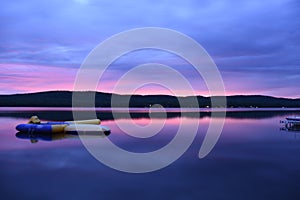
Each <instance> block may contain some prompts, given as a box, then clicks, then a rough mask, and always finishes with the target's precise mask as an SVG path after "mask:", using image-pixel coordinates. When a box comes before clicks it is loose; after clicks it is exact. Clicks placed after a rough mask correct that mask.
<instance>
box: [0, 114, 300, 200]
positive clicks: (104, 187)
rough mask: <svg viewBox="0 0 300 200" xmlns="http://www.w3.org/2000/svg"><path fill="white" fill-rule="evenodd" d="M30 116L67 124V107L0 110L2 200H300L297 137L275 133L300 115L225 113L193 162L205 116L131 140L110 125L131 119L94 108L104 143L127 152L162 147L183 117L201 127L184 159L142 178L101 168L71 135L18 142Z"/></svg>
mask: <svg viewBox="0 0 300 200" xmlns="http://www.w3.org/2000/svg"><path fill="white" fill-rule="evenodd" d="M33 114H35V115H39V116H40V118H41V119H42V120H45V121H51V120H62V121H64V120H71V119H72V113H71V112H70V111H69V110H67V109H66V110H59V111H57V110H51V109H47V110H46V111H45V110H43V109H34V108H32V109H26V110H18V109H14V110H7V109H2V110H1V109H0V137H1V138H0V178H1V179H0V195H1V199H154V198H156V199H157V198H160V199H300V190H299V188H300V132H299V133H297V132H287V131H280V127H281V126H280V124H279V121H280V120H282V119H284V118H285V117H286V116H289V115H300V111H258V112H253V111H241V112H231V113H228V117H227V118H226V123H225V126H224V129H223V132H222V135H221V137H220V139H219V140H218V143H217V145H216V146H215V148H214V149H213V150H212V152H211V153H210V154H209V155H208V156H207V157H205V158H203V159H199V158H198V152H199V148H200V146H201V144H202V141H203V138H204V135H205V133H206V130H207V127H208V124H209V120H210V115H209V113H202V114H201V115H200V117H195V116H194V115H193V114H192V113H184V114H182V115H180V114H179V113H176V112H172V113H169V115H168V118H167V120H166V124H165V127H164V128H163V129H162V131H161V132H160V133H159V134H157V135H156V136H153V137H151V138H148V139H136V138H132V137H130V136H128V135H126V134H124V133H123V132H122V131H121V130H120V129H119V128H118V127H117V125H116V122H120V123H123V124H126V123H130V119H127V118H122V117H120V118H119V119H115V120H113V119H112V116H111V114H110V113H109V111H99V112H98V113H97V114H98V115H99V117H100V119H102V124H103V125H106V126H108V127H110V128H111V130H112V133H111V135H109V136H108V137H109V139H110V140H111V141H113V142H114V143H116V144H117V145H119V146H120V147H122V148H124V149H126V150H129V151H133V152H148V151H153V150H156V149H159V148H161V147H163V146H164V145H166V144H167V143H168V142H169V141H170V140H171V139H172V138H173V137H174V135H175V134H176V131H177V129H178V123H179V121H180V120H181V119H183V120H182V121H183V123H185V124H187V125H188V124H189V123H195V122H200V127H199V130H198V133H197V136H196V138H195V140H194V142H193V143H192V145H191V146H190V148H189V149H188V150H187V151H186V152H185V153H184V154H183V156H182V157H180V158H179V159H178V160H177V161H175V162H174V163H172V164H171V165H169V166H168V167H166V168H163V169H161V170H158V171H155V172H151V173H144V174H129V173H124V172H119V171H116V170H114V169H111V168H109V167H107V166H105V165H103V164H102V163H100V162H99V161H97V160H96V159H95V158H94V157H93V156H91V155H90V154H89V152H88V151H87V150H86V149H85V147H84V146H83V145H82V143H81V141H80V140H79V139H78V138H76V136H73V137H72V138H64V139H62V138H60V139H59V136H56V138H55V137H54V136H53V137H51V136H49V137H46V138H40V139H38V141H30V140H28V139H21V138H17V137H16V130H15V126H16V125H17V124H19V123H25V122H26V121H27V119H28V118H29V117H30V116H31V115H33ZM132 116H133V121H134V122H135V123H137V124H140V125H146V124H148V123H149V120H150V119H149V118H148V114H146V113H143V112H142V111H139V112H135V113H133V114H132ZM152 120H153V123H156V122H159V121H160V120H161V119H160V118H159V116H158V117H157V118H154V119H152ZM141 134H142V133H141ZM187 134H189V133H187ZM43 139H45V140H43ZM51 139H53V140H52V141H46V140H51ZM4 197H5V198H4Z"/></svg>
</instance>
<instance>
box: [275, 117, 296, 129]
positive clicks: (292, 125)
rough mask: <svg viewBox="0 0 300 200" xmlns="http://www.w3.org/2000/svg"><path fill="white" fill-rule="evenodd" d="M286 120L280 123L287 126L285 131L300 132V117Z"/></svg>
mask: <svg viewBox="0 0 300 200" xmlns="http://www.w3.org/2000/svg"><path fill="white" fill-rule="evenodd" d="M285 119H286V120H282V121H280V123H282V124H285V127H284V129H286V130H292V131H297V130H298V131H300V116H290V117H286V118H285Z"/></svg>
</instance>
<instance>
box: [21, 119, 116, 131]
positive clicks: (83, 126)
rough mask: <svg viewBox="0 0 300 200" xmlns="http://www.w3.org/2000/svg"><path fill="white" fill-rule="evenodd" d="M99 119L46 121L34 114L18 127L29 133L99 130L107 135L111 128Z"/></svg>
mask: <svg viewBox="0 0 300 200" xmlns="http://www.w3.org/2000/svg"><path fill="white" fill-rule="evenodd" d="M100 123H101V121H100V120H99V119H89V120H79V121H65V122H44V123H42V122H41V121H40V120H39V119H38V117H37V116H32V117H31V118H30V120H29V121H28V123H27V124H19V125H17V126H16V129H17V130H18V131H20V132H28V133H69V134H78V132H79V133H86V132H98V133H103V134H105V135H109V134H110V129H109V128H108V127H106V126H102V125H100Z"/></svg>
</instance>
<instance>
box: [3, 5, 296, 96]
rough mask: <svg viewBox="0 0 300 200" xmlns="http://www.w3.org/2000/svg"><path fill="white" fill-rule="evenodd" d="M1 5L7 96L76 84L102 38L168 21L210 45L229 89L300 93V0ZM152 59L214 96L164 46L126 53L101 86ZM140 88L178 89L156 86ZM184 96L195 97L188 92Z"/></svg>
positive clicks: (164, 91)
mask: <svg viewBox="0 0 300 200" xmlns="http://www.w3.org/2000/svg"><path fill="white" fill-rule="evenodd" d="M0 4H1V10H0V18H1V21H0V94H15V93H28V92H38V91H48V90H73V87H74V82H75V80H76V74H77V72H78V69H79V68H80V66H81V63H82V62H83V61H84V59H85V58H86V57H87V56H88V54H89V53H90V51H91V50H92V49H93V48H95V47H96V46H97V45H98V44H99V43H101V42H103V41H104V40H105V39H107V38H109V37H111V36H112V35H114V34H117V33H120V32H122V31H126V30H129V29H133V28H142V27H162V28H169V29H173V30H176V31H179V32H181V33H183V34H186V35H187V36H189V37H191V38H192V39H194V40H196V41H197V42H198V43H199V44H200V45H202V46H203V48H204V49H205V50H206V51H207V53H208V54H209V55H210V56H211V57H212V59H213V60H214V62H215V63H216V65H217V67H218V69H219V71H220V73H221V75H222V78H223V81H224V85H225V90H226V94H227V95H236V94H243V95H252V94H258V95H270V96H276V97H289V98H300V88H299V82H300V2H299V1H298V0H264V1H261V0H249V1H241V0H220V1H218V0H216V1H210V0H201V1H198V0H194V1H193V0H186V1H181V0H173V1H166V0H160V1H153V0H140V1H130V0H124V1H111V0H101V1H98V0H64V1H60V0H45V1H39V0H28V1H22V0H12V1H11V0H10V1H9V0H4V1H1V3H0ZM149 62H150V63H153V62H154V63H162V64H165V65H168V66H171V67H172V68H174V69H176V70H178V71H179V72H180V73H181V74H183V75H184V76H185V77H186V79H187V80H188V81H189V82H190V83H191V85H192V86H193V89H194V90H195V93H196V94H199V95H204V96H207V95H208V91H207V88H206V86H205V83H204V81H203V79H202V78H201V76H199V75H197V74H196V72H195V70H193V67H192V66H191V65H190V64H189V63H188V62H186V61H185V60H183V59H182V58H180V57H178V56H176V55H173V54H171V53H167V52H161V51H157V50H141V51H137V52H131V53H130V54H128V55H125V56H122V57H120V58H119V59H118V60H116V61H115V62H113V63H112V64H111V66H109V68H108V70H107V71H106V72H105V76H104V77H103V79H101V82H100V83H99V85H98V88H97V89H98V90H99V91H103V92H112V91H113V88H114V85H115V83H116V82H117V81H118V79H119V78H120V77H121V76H122V75H123V74H125V73H126V72H127V71H128V70H130V69H132V68H133V67H135V66H136V65H139V64H143V63H149ZM157 73H159V72H157ZM154 75H155V73H154V74H151V73H149V74H147V76H148V77H151V76H154ZM167 78H170V79H172V77H167ZM174 81H176V80H174ZM134 82H135V80H128V81H127V83H126V84H128V85H132V84H134ZM180 90H182V88H180ZM121 93H124V94H126V93H128V91H127V90H126V89H124V91H121ZM136 93H140V94H169V93H170V91H169V90H168V88H164V87H162V86H159V85H154V84H152V85H145V86H141V87H140V88H139V89H138V90H137V91H136ZM180 94H181V95H183V96H184V95H189V93H188V92H187V91H186V93H185V91H184V90H183V91H180Z"/></svg>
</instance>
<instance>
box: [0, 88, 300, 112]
mask: <svg viewBox="0 0 300 200" xmlns="http://www.w3.org/2000/svg"><path fill="white" fill-rule="evenodd" d="M73 93H74V94H76V95H77V96H78V95H79V96H80V97H82V98H85V99H91V98H92V96H93V94H94V93H93V92H70V91H47V92H38V93H28V94H13V95H0V106H1V107H71V106H72V95H73ZM112 97H113V98H114V99H115V100H116V101H115V102H117V103H116V104H114V107H125V106H127V103H126V100H127V99H130V101H129V102H130V103H129V106H130V107H150V106H152V105H154V104H160V105H162V106H163V107H175V108H176V107H179V106H180V105H179V101H178V99H179V100H180V101H185V102H189V100H190V98H191V97H178V98H177V97H175V96H169V95H132V96H130V95H118V94H110V93H102V92H96V93H95V106H96V107H111V99H112ZM216 98H219V97H216ZM226 98H227V107H300V99H288V98H276V97H270V96H261V95H250V96H244V95H237V96H228V97H226ZM197 100H198V104H199V107H207V106H208V107H210V106H211V102H210V97H203V96H197ZM188 107H195V106H194V105H192V104H190V105H189V106H188Z"/></svg>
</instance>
